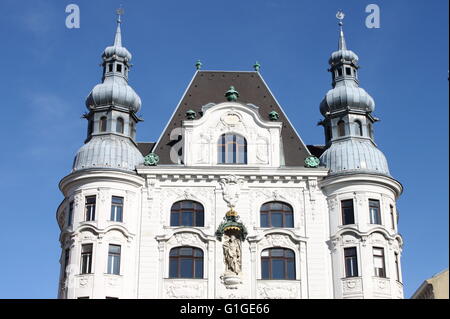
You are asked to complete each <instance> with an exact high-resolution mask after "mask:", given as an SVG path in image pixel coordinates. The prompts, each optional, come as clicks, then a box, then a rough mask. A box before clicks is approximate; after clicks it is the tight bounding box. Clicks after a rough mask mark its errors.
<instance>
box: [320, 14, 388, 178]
mask: <svg viewBox="0 0 450 319" xmlns="http://www.w3.org/2000/svg"><path fill="white" fill-rule="evenodd" d="M339 27H340V32H339V45H338V50H337V51H335V52H333V53H332V54H331V57H330V59H329V61H328V63H329V65H330V68H329V70H328V71H329V72H331V75H332V86H333V88H332V89H331V90H329V91H328V93H327V94H326V95H325V97H324V99H323V100H322V102H321V103H320V112H321V113H322V115H323V116H324V117H325V119H324V120H323V121H321V122H320V124H321V125H323V126H324V129H325V142H326V145H327V150H326V151H325V152H324V153H323V154H322V156H321V162H322V164H323V165H325V166H326V167H328V168H329V169H330V174H340V173H349V172H355V171H366V172H372V173H379V174H384V175H389V168H388V165H387V161H386V158H385V156H384V154H383V153H382V152H381V151H380V150H379V149H378V148H377V146H376V144H375V142H374V136H373V123H375V122H376V121H378V119H377V118H376V117H374V116H373V115H372V112H373V111H374V110H375V101H374V100H373V98H372V97H371V96H370V95H369V94H368V93H367V92H366V91H365V90H364V89H363V88H361V87H360V86H359V80H358V69H359V64H358V60H359V58H358V56H357V55H356V53H354V52H353V51H351V50H349V49H347V44H346V41H345V37H344V31H343V23H342V19H340V21H339Z"/></svg>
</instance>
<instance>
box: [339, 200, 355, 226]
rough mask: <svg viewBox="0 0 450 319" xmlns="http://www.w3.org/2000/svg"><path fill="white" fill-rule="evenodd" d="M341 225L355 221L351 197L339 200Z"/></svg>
mask: <svg viewBox="0 0 450 319" xmlns="http://www.w3.org/2000/svg"><path fill="white" fill-rule="evenodd" d="M341 210H342V225H350V224H354V223H355V213H354V210H353V199H346V200H343V201H341Z"/></svg>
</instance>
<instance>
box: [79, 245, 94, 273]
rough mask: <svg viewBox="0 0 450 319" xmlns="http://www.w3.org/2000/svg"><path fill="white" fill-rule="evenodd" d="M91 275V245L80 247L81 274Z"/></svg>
mask: <svg viewBox="0 0 450 319" xmlns="http://www.w3.org/2000/svg"><path fill="white" fill-rule="evenodd" d="M90 273H92V244H84V245H81V274H90Z"/></svg>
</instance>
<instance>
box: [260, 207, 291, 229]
mask: <svg viewBox="0 0 450 319" xmlns="http://www.w3.org/2000/svg"><path fill="white" fill-rule="evenodd" d="M273 204H281V205H282V208H281V210H278V209H275V208H272V207H271V205H273ZM267 205H270V206H269V207H268V208H267V209H265V206H267ZM280 212H281V216H282V223H281V224H282V225H281V226H273V220H272V215H273V214H275V213H280ZM263 215H267V225H263V223H262V219H263ZM286 215H291V220H292V226H287V220H288V219H287V218H286ZM259 226H260V227H261V228H294V227H295V220H294V209H293V207H292V205H290V204H288V203H286V202H281V201H270V202H266V203H264V204H262V205H261V208H260V209H259Z"/></svg>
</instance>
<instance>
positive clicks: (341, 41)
mask: <svg viewBox="0 0 450 319" xmlns="http://www.w3.org/2000/svg"><path fill="white" fill-rule="evenodd" d="M336 18H337V19H338V20H339V23H338V24H339V29H340V32H339V50H347V45H346V44H345V38H344V30H343V28H342V26H343V25H344V22H342V20H344V18H345V14H344V11H342V9H339V10H338V12H337V13H336Z"/></svg>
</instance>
